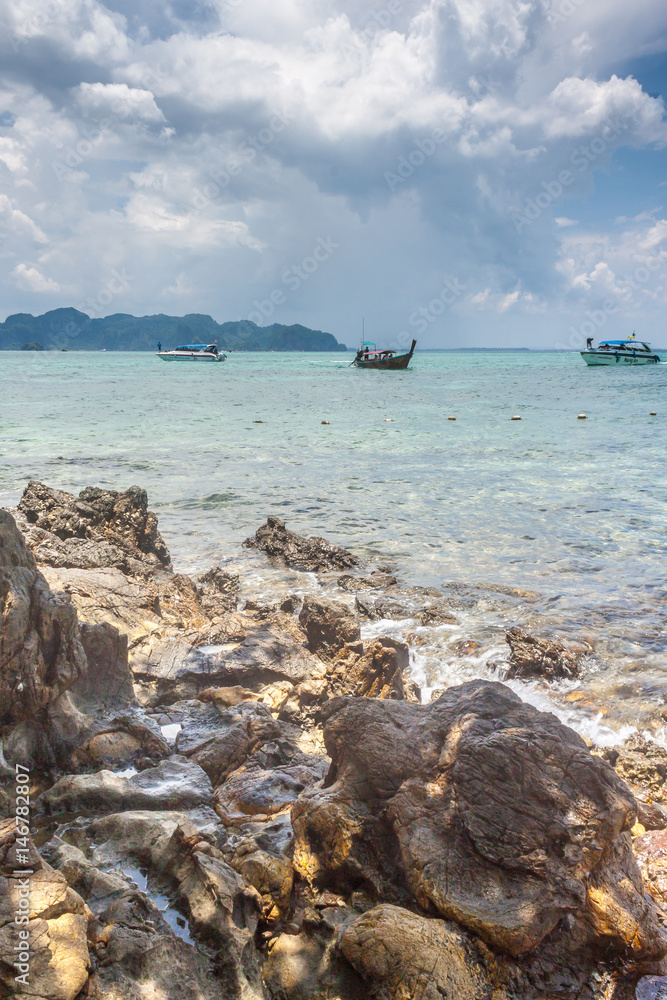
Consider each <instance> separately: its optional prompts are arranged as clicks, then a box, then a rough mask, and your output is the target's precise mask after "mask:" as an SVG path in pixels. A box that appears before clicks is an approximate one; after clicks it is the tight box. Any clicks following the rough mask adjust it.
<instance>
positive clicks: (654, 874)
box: [632, 830, 667, 903]
mask: <svg viewBox="0 0 667 1000" xmlns="http://www.w3.org/2000/svg"><path fill="white" fill-rule="evenodd" d="M632 850H633V851H634V855H635V857H636V859H637V863H638V864H639V870H640V872H641V873H642V878H643V879H644V885H645V886H646V888H647V890H648V892H650V893H651V895H652V896H653V898H654V899H657V900H658V902H660V903H667V830H650V831H649V832H647V833H643V834H642V835H641V836H640V837H635V839H634V840H633V842H632Z"/></svg>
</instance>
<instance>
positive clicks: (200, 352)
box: [157, 344, 227, 362]
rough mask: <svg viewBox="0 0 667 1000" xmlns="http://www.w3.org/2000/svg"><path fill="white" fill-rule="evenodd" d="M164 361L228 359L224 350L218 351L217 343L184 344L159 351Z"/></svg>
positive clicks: (159, 356) (159, 355)
mask: <svg viewBox="0 0 667 1000" xmlns="http://www.w3.org/2000/svg"><path fill="white" fill-rule="evenodd" d="M157 356H158V358H162V360H163V361H207V362H211V361H226V360H227V355H226V354H225V353H224V351H218V348H217V347H216V345H215V344H182V345H181V347H175V348H174V350H173V351H158V354H157Z"/></svg>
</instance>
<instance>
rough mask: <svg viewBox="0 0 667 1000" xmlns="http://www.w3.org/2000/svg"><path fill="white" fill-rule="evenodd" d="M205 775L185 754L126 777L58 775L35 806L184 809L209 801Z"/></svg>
mask: <svg viewBox="0 0 667 1000" xmlns="http://www.w3.org/2000/svg"><path fill="white" fill-rule="evenodd" d="M212 799H213V789H212V787H211V782H210V781H209V779H208V777H207V775H206V774H205V773H204V771H202V769H201V768H200V767H198V766H197V764H194V763H193V762H192V761H189V760H187V758H185V757H179V756H174V757H171V758H169V760H164V761H162V763H161V764H159V765H158V766H157V767H151V768H147V769H146V770H145V771H140V772H139V773H138V774H133V775H132V777H130V778H125V777H122V776H121V775H118V774H114V773H113V771H99V772H98V773H97V774H76V775H69V776H67V777H65V778H60V780H59V781H57V782H56V783H55V785H53V787H52V788H49V789H47V790H46V791H45V792H43V793H42V794H41V795H40V797H39V799H38V800H37V802H36V806H37V807H39V808H42V809H44V810H45V811H46V812H49V813H63V812H69V813H81V812H84V813H85V812H95V813H103V812H121V811H125V810H132V809H160V810H165V809H167V810H170V809H176V810H179V811H180V810H186V809H195V808H197V806H202V805H211V803H212Z"/></svg>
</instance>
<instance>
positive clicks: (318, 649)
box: [299, 597, 361, 656]
mask: <svg viewBox="0 0 667 1000" xmlns="http://www.w3.org/2000/svg"><path fill="white" fill-rule="evenodd" d="M299 624H300V625H301V628H302V629H303V630H304V632H305V633H306V637H307V641H308V648H309V649H310V650H311V652H313V653H322V654H324V655H325V656H331V655H333V653H335V651H336V650H338V649H342V647H343V646H344V645H345V643H354V642H360V640H361V632H360V629H359V622H358V620H357V619H356V618H355V616H354V615H353V614H352V613H351V612H350V611H349V610H348V609H347V608H346V607H345V605H344V604H338V603H337V602H336V601H328V600H325V599H324V598H317V597H306V598H304V602H303V607H302V608H301V611H300V612H299Z"/></svg>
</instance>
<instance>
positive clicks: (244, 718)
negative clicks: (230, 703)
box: [176, 701, 281, 788]
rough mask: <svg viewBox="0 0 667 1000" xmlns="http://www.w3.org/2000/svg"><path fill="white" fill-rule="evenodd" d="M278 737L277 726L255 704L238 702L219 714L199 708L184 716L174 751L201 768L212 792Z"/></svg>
mask: <svg viewBox="0 0 667 1000" xmlns="http://www.w3.org/2000/svg"><path fill="white" fill-rule="evenodd" d="M280 736H281V729H280V725H279V724H278V723H277V722H276V721H275V720H274V719H273V717H272V715H271V713H270V712H269V710H268V708H266V707H265V706H264V705H261V704H259V703H258V702H256V701H249V702H240V703H239V704H238V705H236V706H234V707H232V708H229V709H226V710H223V711H222V712H220V711H219V710H218V709H217V708H216V707H214V706H212V705H210V706H209V705H207V706H203V705H199V706H197V707H193V708H191V709H189V710H188V711H187V713H186V714H185V715H184V717H183V721H182V729H181V731H180V732H179V734H178V736H177V737H176V749H177V751H178V753H182V754H185V756H186V757H189V758H190V760H192V761H194V762H195V763H196V764H198V765H199V766H200V767H201V768H203V770H204V771H205V772H206V774H208V776H209V778H210V779H211V781H212V783H213V787H214V788H215V787H217V786H218V785H219V784H220V783H221V782H222V781H224V780H225V778H226V777H227V776H228V775H229V774H231V773H232V771H235V770H236V769H237V768H238V767H240V766H241V765H242V764H243V763H244V762H245V761H246V760H247V758H248V757H249V756H250V755H251V753H252V752H253V750H254V749H255V748H256V747H257V746H260V745H261V744H262V743H267V742H269V741H270V740H272V739H275V738H277V737H280Z"/></svg>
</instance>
